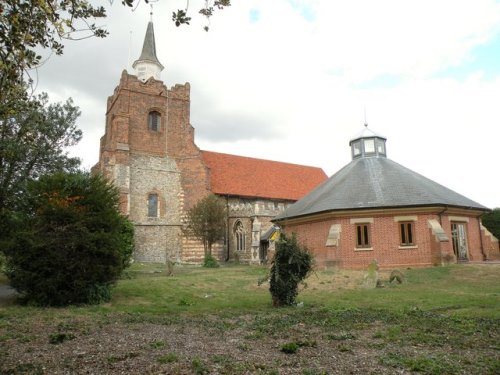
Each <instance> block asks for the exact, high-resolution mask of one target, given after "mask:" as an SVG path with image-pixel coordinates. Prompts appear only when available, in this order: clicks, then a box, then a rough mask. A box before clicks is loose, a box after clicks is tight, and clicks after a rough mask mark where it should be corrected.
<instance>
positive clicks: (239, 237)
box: [233, 220, 246, 251]
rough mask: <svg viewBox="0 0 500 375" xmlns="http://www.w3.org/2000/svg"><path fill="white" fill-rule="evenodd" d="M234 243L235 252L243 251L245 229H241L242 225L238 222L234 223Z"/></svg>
mask: <svg viewBox="0 0 500 375" xmlns="http://www.w3.org/2000/svg"><path fill="white" fill-rule="evenodd" d="M233 233H234V241H235V243H236V251H243V250H245V247H246V246H245V228H243V223H242V222H241V221H240V220H238V221H236V223H234V229H233Z"/></svg>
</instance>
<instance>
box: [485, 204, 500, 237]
mask: <svg viewBox="0 0 500 375" xmlns="http://www.w3.org/2000/svg"><path fill="white" fill-rule="evenodd" d="M481 221H482V223H483V225H484V226H485V227H486V228H487V229H488V230H489V231H490V232H491V234H493V235H494V236H495V237H496V238H498V239H499V240H500V208H498V207H497V208H494V209H493V210H492V211H490V212H487V213H485V214H484V215H483V216H482V217H481Z"/></svg>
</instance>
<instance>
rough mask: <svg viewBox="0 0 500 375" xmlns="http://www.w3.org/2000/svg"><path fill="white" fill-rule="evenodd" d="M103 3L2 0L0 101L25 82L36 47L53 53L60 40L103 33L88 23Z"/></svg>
mask: <svg viewBox="0 0 500 375" xmlns="http://www.w3.org/2000/svg"><path fill="white" fill-rule="evenodd" d="M105 16H106V12H105V10H104V8H103V7H95V6H93V5H92V4H90V3H89V2H88V1H85V0H72V1H68V0H37V1H36V2H34V1H24V0H3V1H2V2H1V4H0V102H4V97H8V96H9V95H10V93H11V92H10V91H11V89H15V86H16V85H20V84H23V83H24V82H25V78H26V73H27V71H28V70H29V69H32V68H35V67H37V66H38V65H39V64H40V62H41V59H42V57H41V56H40V55H39V54H38V53H39V51H40V49H41V48H42V49H50V50H51V51H52V52H53V53H55V54H56V55H60V54H62V52H63V44H62V40H64V39H73V40H74V39H82V38H87V37H90V36H96V37H104V36H106V34H107V33H106V31H105V30H104V29H103V28H100V27H98V26H96V25H95V24H94V23H92V22H93V21H94V20H95V19H98V18H103V17H105Z"/></svg>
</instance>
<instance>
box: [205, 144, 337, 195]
mask: <svg viewBox="0 0 500 375" xmlns="http://www.w3.org/2000/svg"><path fill="white" fill-rule="evenodd" d="M202 155H203V160H204V161H205V163H206V165H207V167H208V168H210V176H211V185H212V192H214V193H216V194H221V195H239V196H243V197H258V198H272V199H285V200H298V199H300V198H302V197H303V196H304V195H306V194H307V193H309V192H310V191H311V190H312V189H313V188H315V187H316V186H318V185H319V183H321V182H323V181H325V180H326V179H327V176H326V174H325V172H324V171H323V170H322V169H321V168H316V167H308V166H305V165H298V164H290V163H282V162H278V161H272V160H263V159H255V158H248V157H244V156H237V155H229V154H221V153H218V152H211V151H202Z"/></svg>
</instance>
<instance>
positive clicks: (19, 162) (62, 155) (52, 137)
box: [0, 94, 82, 215]
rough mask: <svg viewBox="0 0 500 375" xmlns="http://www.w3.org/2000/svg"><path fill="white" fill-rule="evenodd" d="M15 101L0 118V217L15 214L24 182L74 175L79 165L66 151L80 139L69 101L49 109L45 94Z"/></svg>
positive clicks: (77, 160)
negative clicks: (58, 174) (60, 173)
mask: <svg viewBox="0 0 500 375" xmlns="http://www.w3.org/2000/svg"><path fill="white" fill-rule="evenodd" d="M17 99H18V100H17V102H15V105H11V110H12V111H7V112H9V113H8V114H6V113H5V112H4V113H3V114H4V116H0V215H2V214H5V211H6V210H8V211H15V210H16V207H17V206H18V203H19V200H20V199H22V198H23V192H24V190H25V188H26V184H27V181H29V180H32V179H37V178H39V177H40V176H42V175H44V174H50V173H53V172H56V171H75V170H76V169H77V168H78V166H79V164H80V161H79V159H77V158H71V157H69V156H68V154H67V151H66V147H68V146H73V145H75V144H77V143H78V141H79V140H80V139H81V136H82V133H81V131H80V130H79V129H77V127H76V120H77V118H78V116H79V115H80V111H79V109H78V107H76V106H74V105H73V102H72V100H71V99H69V100H67V101H66V102H65V103H63V104H61V103H57V104H50V105H49V104H48V97H47V95H46V94H42V95H40V96H38V97H34V98H29V99H28V98H23V97H22V96H20V97H18V98H17ZM1 105H2V103H1V102H0V106H1ZM0 113H2V111H0Z"/></svg>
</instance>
